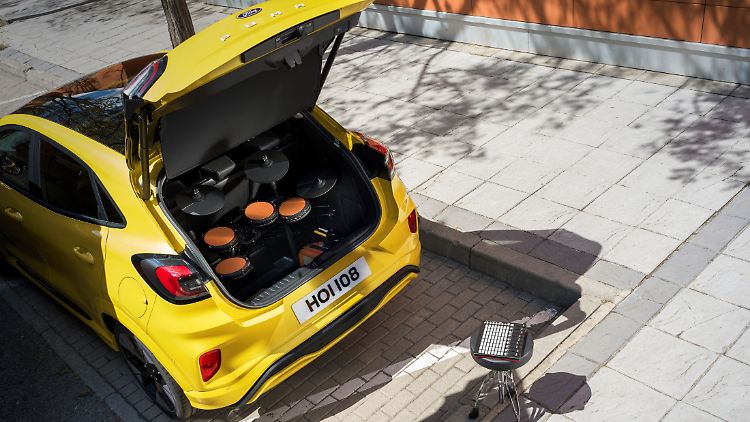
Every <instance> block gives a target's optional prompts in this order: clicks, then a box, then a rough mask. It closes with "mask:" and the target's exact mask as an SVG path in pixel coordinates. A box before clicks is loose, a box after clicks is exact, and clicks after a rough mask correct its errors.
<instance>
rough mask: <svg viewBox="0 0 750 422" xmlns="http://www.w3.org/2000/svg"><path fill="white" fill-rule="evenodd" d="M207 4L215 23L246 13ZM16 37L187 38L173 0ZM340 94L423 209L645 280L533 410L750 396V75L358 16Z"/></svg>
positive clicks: (722, 413) (12, 41)
mask: <svg viewBox="0 0 750 422" xmlns="http://www.w3.org/2000/svg"><path fill="white" fill-rule="evenodd" d="M190 4H191V9H192V10H193V11H194V13H195V16H196V17H197V22H196V26H198V27H201V26H204V25H206V24H208V23H210V22H212V21H213V20H216V19H218V18H219V17H221V16H223V14H224V13H226V12H227V9H222V8H218V7H214V6H203V5H202V4H201V3H199V2H195V1H194V2H190ZM0 10H2V9H0ZM0 16H2V14H0ZM0 43H3V44H4V45H6V46H8V47H9V48H8V50H9V51H10V50H13V52H15V51H19V52H20V53H25V54H26V55H29V56H30V57H32V58H37V59H42V60H44V62H42V61H39V62H37V61H34V60H30V61H29V62H28V65H29V67H32V68H35V69H36V70H42V71H44V68H45V66H49V64H54V65H57V66H62V68H66V69H70V70H72V71H75V72H78V73H86V72H90V71H92V70H95V69H96V68H99V67H101V66H103V65H105V64H107V63H109V62H114V61H117V60H120V59H122V58H125V57H130V56H133V55H137V54H144V53H148V52H152V51H154V50H156V49H160V48H166V47H168V46H169V41H168V37H167V34H166V31H165V29H164V23H163V18H162V17H161V16H160V8H159V6H158V4H152V3H146V2H138V3H133V4H130V5H128V6H121V5H117V3H115V2H112V1H101V2H98V3H96V4H92V5H87V6H82V7H80V8H76V9H71V10H68V11H65V12H60V13H56V14H55V15H54V16H47V17H41V18H36V19H30V20H27V21H23V22H18V23H14V24H11V25H7V26H5V27H0ZM13 54H15V53H13ZM7 55H9V54H5V56H7ZM3 57H4V54H3V52H0V60H3ZM35 66H36V67H35ZM321 103H322V107H323V108H324V109H325V110H327V111H328V112H329V113H331V114H332V115H333V116H334V117H335V118H336V119H337V120H339V121H341V122H342V123H343V124H345V125H347V126H348V127H350V128H352V129H357V130H362V131H364V132H366V133H368V134H370V135H372V136H374V137H377V138H380V139H381V140H383V141H385V142H386V143H388V144H389V145H390V146H391V147H392V148H393V150H394V151H395V152H396V159H397V162H398V171H399V174H400V175H401V177H402V178H403V180H404V181H405V183H406V184H407V186H408V188H409V190H410V191H411V193H412V195H413V197H414V198H415V200H416V201H417V202H418V205H419V209H420V212H421V215H422V216H423V217H425V218H427V219H430V220H434V221H437V222H439V223H441V224H444V225H446V226H448V227H452V228H454V229H456V230H458V232H459V233H462V234H465V235H467V236H469V238H471V239H476V240H473V242H475V243H476V245H481V246H482V247H483V248H485V249H484V250H486V248H487V247H488V245H489V247H494V246H497V247H498V248H499V249H498V250H504V248H510V249H512V250H513V251H516V252H518V254H516V255H508V254H505V256H511V257H512V258H513V259H519V260H521V259H522V260H523V262H524V263H526V264H528V265H531V266H536V267H538V268H541V269H540V270H539V272H540V273H544V274H547V275H549V274H553V275H552V276H553V277H557V276H560V274H562V276H560V277H563V276H564V277H565V278H566V279H567V280H569V281H570V282H572V283H575V285H577V286H579V287H580V288H581V289H583V290H584V291H583V293H584V294H586V289H589V286H590V285H591V283H590V282H591V281H595V282H599V283H604V284H606V285H607V286H611V288H612V289H613V290H614V291H615V292H617V293H619V294H610V295H608V296H609V297H612V298H613V300H614V301H615V302H617V301H619V297H624V296H627V298H626V299H625V300H624V301H622V302H621V303H619V304H618V305H617V308H616V310H615V312H613V313H612V314H610V315H609V316H608V317H607V318H605V319H604V321H603V322H602V323H601V324H599V325H598V326H597V327H595V328H594V330H593V331H591V333H590V334H589V335H588V336H587V337H586V338H585V339H584V340H583V341H581V342H580V343H578V344H577V345H576V346H574V347H573V348H572V349H571V350H570V352H569V353H568V354H567V355H565V356H564V357H563V358H562V359H560V360H559V361H558V362H557V363H556V364H555V365H554V366H553V367H552V368H551V369H550V370H549V371H548V373H547V374H546V375H545V376H544V377H542V378H540V380H543V381H537V382H536V383H534V384H533V385H530V386H526V387H527V388H528V390H527V397H528V398H529V399H530V400H532V401H531V402H529V405H532V406H534V407H533V409H534V411H535V413H534V415H533V418H532V419H533V420H544V419H546V418H547V417H549V415H550V413H563V414H565V416H559V415H556V416H553V417H551V418H550V419H551V420H560V419H564V418H566V417H569V418H571V419H574V420H576V421H585V420H602V419H605V418H606V419H608V420H614V419H613V415H617V414H622V417H621V420H649V421H650V420H654V421H658V420H662V418H664V419H663V420H666V421H670V420H679V419H680V418H682V419H687V420H702V419H699V418H704V419H705V420H721V419H724V420H738V419H742V417H741V416H742V415H743V414H744V413H747V411H748V410H750V409H748V408H747V404H746V400H743V394H744V392H746V391H747V390H748V387H750V370H749V369H748V368H750V366H748V364H750V362H748V358H747V356H746V353H745V352H744V349H746V348H747V346H748V344H747V342H748V338H750V337H748V336H749V334H747V326H748V323H750V320H749V319H748V312H750V303H747V302H746V301H744V299H743V298H744V297H747V296H748V293H750V292H748V291H747V287H746V283H745V280H744V279H745V278H746V275H747V274H748V273H750V267H748V265H750V264H748V263H747V260H748V259H750V256H748V252H747V251H746V249H747V245H746V243H747V238H750V233H749V232H748V230H747V229H746V226H747V224H748V219H750V205H748V204H750V200H748V198H749V197H750V194H747V193H746V191H743V188H744V186H745V185H746V184H747V182H748V181H750V166H749V165H750V146H749V145H750V87H748V86H738V85H736V84H728V83H721V82H712V81H706V80H700V79H694V78H684V77H680V76H675V75H666V74H660V73H654V72H645V71H640V70H636V69H626V68H616V67H612V66H603V65H599V64H592V63H586V62H577V61H571V60H558V59H554V58H549V57H542V56H533V55H528V54H520V53H514V52H509V51H506V50H498V49H491V48H484V47H477V46H471V45H465V44H450V43H444V42H440V41H436V40H429V39H421V38H416V37H408V36H399V35H394V34H387V33H382V32H376V31H369V30H361V29H355V30H354V31H352V34H351V35H349V36H348V37H347V38H346V42H345V43H344V45H343V47H342V51H341V52H340V54H339V57H338V58H337V64H336V66H334V68H333V70H332V72H331V75H330V78H329V81H328V83H327V86H326V88H325V89H324V91H323V94H322V96H321ZM479 239H482V241H481V242H480V241H479ZM530 258H533V259H530ZM550 268H552V269H550ZM557 270H559V271H557ZM508 281H511V282H517V281H518V280H508ZM522 281H523V280H522ZM631 292H632V293H631ZM433 311H434V314H431V315H430V316H427V314H425V315H424V316H423V317H424V318H427V320H429V318H433V317H434V316H433V315H435V314H438V313H439V311H441V310H440V309H435V310H433ZM425 312H426V311H425ZM446 312H447V311H446ZM693 326H696V327H698V328H692V327H693ZM558 373H562V374H563V375H555V374H558ZM565 374H567V375H565ZM364 375H367V373H362V374H359V375H358V376H360V377H362V376H364ZM722 379H725V381H721V380H722ZM587 380H588V381H587ZM368 397H370V396H368ZM571 397H572V398H571ZM644 398H647V399H644ZM305 400H307V401H308V402H310V400H309V399H308V398H305ZM358 403H359V402H358ZM274 406H275V404H268V405H267V408H269V409H271V411H272V412H273V409H272V408H273V407H274ZM305 406H307V404H306V405H305ZM362 407H363V408H366V405H362ZM358 408H359V407H358ZM494 410H495V411H500V410H501V409H500V408H495V409H494ZM440 415H441V417H442V416H443V415H445V413H440ZM665 415H666V417H665ZM360 416H361V415H360ZM411 416H419V415H411ZM425 416H426V415H425ZM502 418H503V416H501V417H500V420H503V419H502ZM717 418H720V419H717Z"/></svg>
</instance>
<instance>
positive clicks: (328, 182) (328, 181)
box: [297, 167, 338, 199]
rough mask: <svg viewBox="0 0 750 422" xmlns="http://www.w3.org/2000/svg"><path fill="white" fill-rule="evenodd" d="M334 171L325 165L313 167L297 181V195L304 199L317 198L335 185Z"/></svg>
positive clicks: (335, 176)
mask: <svg viewBox="0 0 750 422" xmlns="http://www.w3.org/2000/svg"><path fill="white" fill-rule="evenodd" d="M337 181H338V177H337V175H336V172H335V171H333V170H332V169H330V168H327V167H318V168H314V169H312V170H310V171H308V172H307V173H305V175H303V176H302V177H301V178H300V180H299V181H298V182H297V195H299V196H301V197H303V198H305V199H314V198H319V197H321V196H323V195H325V194H327V193H328V192H330V191H331V189H333V187H334V186H336V182H337Z"/></svg>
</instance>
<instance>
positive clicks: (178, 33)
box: [161, 0, 195, 47]
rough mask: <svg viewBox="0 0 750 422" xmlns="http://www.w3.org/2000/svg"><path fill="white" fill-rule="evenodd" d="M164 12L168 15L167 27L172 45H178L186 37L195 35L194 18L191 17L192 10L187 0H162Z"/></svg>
mask: <svg viewBox="0 0 750 422" xmlns="http://www.w3.org/2000/svg"><path fill="white" fill-rule="evenodd" d="M161 5H162V7H164V14H165V15H166V17H167V28H168V29H169V38H171V39H172V47H177V46H178V45H180V44H181V43H182V42H183V41H185V40H186V39H188V38H190V37H192V36H193V35H195V28H194V27H193V20H192V19H191V18H190V10H189V9H188V7H187V3H185V0H161Z"/></svg>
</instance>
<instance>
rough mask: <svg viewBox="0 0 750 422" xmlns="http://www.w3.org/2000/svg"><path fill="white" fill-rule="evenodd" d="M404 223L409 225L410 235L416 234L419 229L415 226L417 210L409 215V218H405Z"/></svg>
mask: <svg viewBox="0 0 750 422" xmlns="http://www.w3.org/2000/svg"><path fill="white" fill-rule="evenodd" d="M406 221H407V222H408V223H409V231H410V232H412V233H416V232H417V230H418V229H419V226H418V224H417V210H416V209H415V210H413V211H412V212H411V214H409V217H407V218H406Z"/></svg>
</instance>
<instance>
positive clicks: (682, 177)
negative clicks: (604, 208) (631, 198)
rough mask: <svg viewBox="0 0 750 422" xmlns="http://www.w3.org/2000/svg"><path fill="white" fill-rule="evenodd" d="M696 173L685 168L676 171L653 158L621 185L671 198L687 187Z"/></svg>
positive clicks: (626, 177) (631, 173) (627, 177)
mask: <svg viewBox="0 0 750 422" xmlns="http://www.w3.org/2000/svg"><path fill="white" fill-rule="evenodd" d="M696 173H697V170H685V167H684V166H683V167H682V168H680V169H675V167H673V166H670V165H668V164H665V163H662V162H660V161H658V160H656V159H653V158H652V159H648V160H646V161H644V162H643V163H642V164H641V165H640V166H638V167H637V168H636V169H634V170H633V171H632V172H630V174H628V175H627V176H625V177H624V178H623V179H622V180H621V181H620V182H619V184H620V185H623V186H626V187H629V188H631V189H635V190H637V191H640V192H647V193H649V194H653V195H657V196H661V197H671V196H673V195H674V194H676V193H677V192H679V191H680V190H681V189H682V188H683V187H685V185H686V184H687V183H688V182H689V181H690V178H692V177H693V176H695V174H696Z"/></svg>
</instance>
